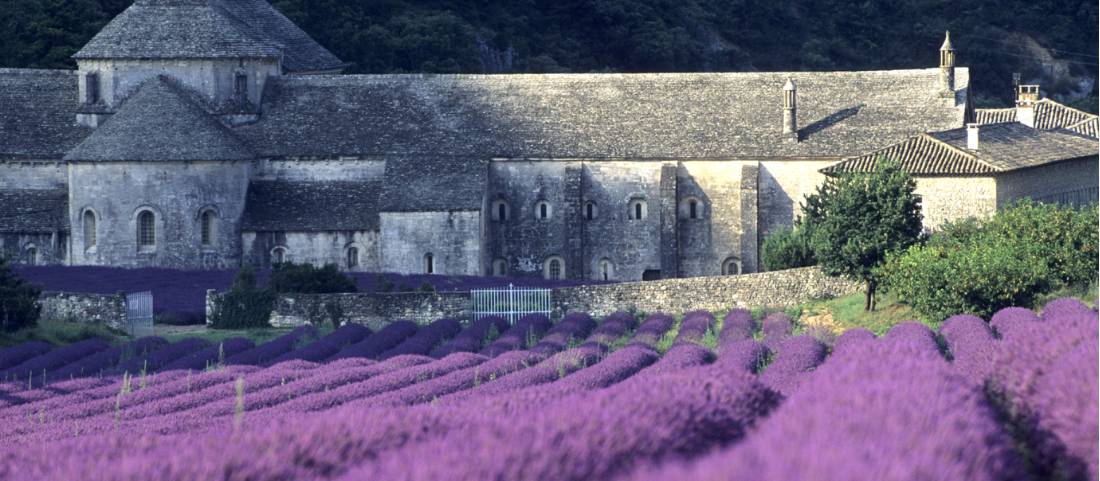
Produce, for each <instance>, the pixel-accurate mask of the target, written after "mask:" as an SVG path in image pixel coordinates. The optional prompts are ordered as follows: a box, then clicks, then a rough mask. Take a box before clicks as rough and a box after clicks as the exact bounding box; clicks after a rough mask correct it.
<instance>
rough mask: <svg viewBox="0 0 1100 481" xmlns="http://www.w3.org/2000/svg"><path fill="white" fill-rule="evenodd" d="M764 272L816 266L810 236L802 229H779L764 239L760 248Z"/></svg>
mask: <svg viewBox="0 0 1100 481" xmlns="http://www.w3.org/2000/svg"><path fill="white" fill-rule="evenodd" d="M760 256H761V260H762V261H763V263H764V270H766V271H778V270H783V269H794V268H796V267H806V266H812V265H815V264H817V258H816V257H814V249H813V245H811V244H810V236H809V235H807V234H806V231H805V229H804V228H803V227H795V228H793V229H792V228H789V227H781V228H779V229H778V230H776V231H775V232H773V233H772V234H771V235H769V236H768V237H767V238H766V239H764V245H763V247H762V248H761V253H760Z"/></svg>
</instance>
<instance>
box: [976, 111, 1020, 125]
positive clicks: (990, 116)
mask: <svg viewBox="0 0 1100 481" xmlns="http://www.w3.org/2000/svg"><path fill="white" fill-rule="evenodd" d="M1015 121H1016V107H1009V108H1007V109H974V122H975V123H978V124H982V125H985V124H1001V123H1005V122H1015Z"/></svg>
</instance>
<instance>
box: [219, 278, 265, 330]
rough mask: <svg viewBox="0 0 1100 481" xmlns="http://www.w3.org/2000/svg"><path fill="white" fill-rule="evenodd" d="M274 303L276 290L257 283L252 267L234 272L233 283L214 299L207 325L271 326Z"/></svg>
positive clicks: (229, 326) (234, 326)
mask: <svg viewBox="0 0 1100 481" xmlns="http://www.w3.org/2000/svg"><path fill="white" fill-rule="evenodd" d="M274 306H275V293H274V292H272V291H271V290H270V289H261V288H259V287H258V286H257V285H256V273H255V272H253V271H252V268H251V267H244V268H242V269H241V270H240V271H237V276H236V277H234V278H233V286H232V287H230V288H229V290H228V291H226V292H225V293H223V294H221V295H220V296H218V297H217V298H216V299H215V300H214V305H213V309H212V310H211V316H210V327H212V328H214V329H243V328H252V327H270V325H271V324H269V322H268V321H269V320H270V319H271V310H272V309H273V308H274Z"/></svg>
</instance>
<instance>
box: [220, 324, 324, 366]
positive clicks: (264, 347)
mask: <svg viewBox="0 0 1100 481" xmlns="http://www.w3.org/2000/svg"><path fill="white" fill-rule="evenodd" d="M314 339H317V328H316V327H314V326H312V325H305V326H299V327H296V328H294V329H293V330H291V331H290V332H288V333H286V334H283V335H281V336H279V337H276V338H275V339H272V340H270V341H267V342H265V343H263V344H261V345H259V346H256V347H254V348H252V349H249V350H247V351H244V352H240V353H237V354H234V355H232V356H228V357H227V358H226V359H225V364H247V365H251V366H258V365H262V364H264V363H266V362H268V361H271V360H273V359H275V358H278V357H279V356H282V355H283V354H286V353H289V352H291V351H293V350H294V349H295V348H297V347H299V346H300V345H302V344H305V343H308V342H309V341H310V340H314Z"/></svg>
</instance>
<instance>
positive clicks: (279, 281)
mask: <svg viewBox="0 0 1100 481" xmlns="http://www.w3.org/2000/svg"><path fill="white" fill-rule="evenodd" d="M268 287H270V288H271V289H272V290H274V291H275V292H278V293H286V292H294V293H300V294H331V293H337V292H356V291H357V290H358V289H357V288H356V286H355V280H353V279H352V278H350V277H348V276H346V275H344V274H343V273H341V272H340V271H339V270H337V269H336V266H335V265H333V264H326V265H325V266H324V267H314V266H313V265H312V264H293V263H283V264H277V265H275V267H274V269H273V270H272V271H271V281H270V282H269V283H268Z"/></svg>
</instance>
